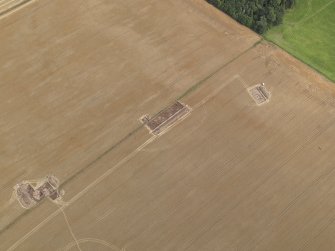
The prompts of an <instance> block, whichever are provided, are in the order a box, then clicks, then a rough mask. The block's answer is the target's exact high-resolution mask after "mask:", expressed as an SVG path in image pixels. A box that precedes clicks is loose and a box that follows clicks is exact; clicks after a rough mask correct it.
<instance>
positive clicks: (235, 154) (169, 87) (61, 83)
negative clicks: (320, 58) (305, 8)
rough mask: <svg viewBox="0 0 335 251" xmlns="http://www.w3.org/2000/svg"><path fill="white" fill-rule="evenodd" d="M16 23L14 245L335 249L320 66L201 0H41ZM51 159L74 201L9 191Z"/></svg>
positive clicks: (11, 161)
mask: <svg viewBox="0 0 335 251" xmlns="http://www.w3.org/2000/svg"><path fill="white" fill-rule="evenodd" d="M0 33H1V37H2V41H1V46H0V72H1V75H0V84H1V85H0V88H1V91H0V95H1V96H0V100H1V106H0V135H1V136H0V140H1V144H0V152H1V156H0V164H1V165H0V171H1V174H2V175H1V178H0V185H1V188H2V189H1V191H0V202H1V203H0V204H1V205H3V206H2V207H1V209H0V210H1V211H0V215H1V217H0V229H1V230H0V250H59V249H63V250H66V249H68V250H76V248H78V247H77V244H76V242H75V241H74V238H76V239H77V241H78V244H79V247H80V249H81V250H92V249H97V250H120V249H121V248H125V249H126V250H127V251H129V250H134V251H139V250H269V249H271V250H299V249H302V250H332V249H334V248H335V243H334V241H333V238H332V237H331V233H332V229H333V228H334V224H333V218H334V217H335V213H334V212H333V209H334V207H335V200H334V199H333V198H332V195H334V187H333V185H332V184H333V183H334V180H333V179H334V178H335V176H334V173H333V168H334V167H333V166H332V163H333V162H334V161H333V160H335V155H334V153H335V149H334V146H333V145H332V144H331V143H332V141H333V138H334V136H333V135H334V130H335V127H334V112H335V110H334V106H335V103H334V95H335V91H334V88H333V86H331V84H330V83H328V82H326V81H325V80H324V79H323V78H322V77H320V76H319V75H317V74H316V73H314V72H313V71H311V70H310V69H308V68H307V67H306V66H305V65H303V64H301V63H300V62H297V61H296V60H294V59H292V58H291V57H290V56H289V55H287V54H286V53H284V52H283V51H281V50H280V49H277V48H275V47H273V46H271V45H269V44H267V43H265V42H261V43H259V42H260V38H259V37H258V36H257V35H256V34H254V33H252V32H251V31H249V30H247V29H245V28H244V27H241V26H240V25H238V24H236V23H235V22H234V21H232V20H231V19H230V18H228V17H226V16H225V15H223V14H222V13H219V12H218V11H216V10H214V8H212V7H211V6H209V5H207V4H206V3H204V2H202V1H196V0H187V1H182V0H174V1H172V0H171V1H148V0H146V1H144V0H138V1H136V4H134V1H130V0H129V1H128V0H127V1H119V0H118V1H103V0H89V1H85V2H84V3H82V1H71V2H70V3H69V1H65V0H57V1H52V2H51V1H50V2H49V1H44V0H39V1H36V2H34V3H32V4H29V5H27V6H26V7H25V8H23V9H21V10H20V11H17V12H15V13H13V14H12V15H10V16H8V17H6V18H3V19H0ZM261 82H265V83H266V87H267V88H268V89H269V90H270V92H271V101H270V102H269V103H267V104H265V105H263V106H256V104H255V102H254V101H253V100H252V99H251V97H250V96H249V95H248V92H247V88H248V87H250V86H253V85H255V84H258V83H261ZM178 98H180V99H181V101H182V102H183V103H186V104H187V105H189V106H190V107H191V108H192V109H193V110H192V113H191V115H190V116H188V117H187V118H186V119H184V120H183V121H181V122H180V123H179V124H177V125H176V126H175V127H173V128H171V129H170V130H169V131H168V132H166V133H165V134H163V135H162V136H160V137H153V136H152V135H150V134H149V133H148V131H147V130H146V128H145V127H143V126H141V124H140V122H139V120H138V119H139V118H140V117H141V116H142V115H144V114H155V113H157V112H159V111H160V110H162V109H163V108H164V107H166V106H167V105H168V104H170V103H171V102H173V101H174V100H175V99H178ZM49 173H53V174H55V175H56V176H57V177H58V178H59V179H60V180H61V182H63V189H64V190H65V191H66V195H65V201H67V202H68V204H66V205H65V206H63V207H62V210H64V212H65V215H64V214H63V213H62V210H60V209H59V207H58V206H57V205H54V204H52V203H51V202H50V201H45V203H43V204H41V205H39V206H38V207H36V208H34V209H32V210H30V211H25V210H23V209H21V208H20V207H19V205H18V204H17V203H16V202H9V201H10V194H11V192H12V187H13V186H14V185H15V184H16V183H17V182H19V181H21V180H24V179H34V178H39V177H42V176H44V175H46V174H49ZM64 216H66V217H64ZM66 220H68V223H69V225H67V222H66ZM69 226H70V227H69ZM70 230H71V231H72V233H73V235H72V234H71V232H70ZM108 246H109V247H108ZM99 248H100V249H99Z"/></svg>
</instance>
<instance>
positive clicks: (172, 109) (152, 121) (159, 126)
mask: <svg viewBox="0 0 335 251" xmlns="http://www.w3.org/2000/svg"><path fill="white" fill-rule="evenodd" d="M190 111H191V108H190V107H188V106H187V105H185V104H183V103H181V102H180V101H176V102H175V103H173V104H172V105H170V106H168V107H167V108H165V109H164V110H162V111H160V112H159V113H158V114H156V115H154V116H153V117H150V116H149V115H144V116H142V117H141V118H140V120H141V122H142V123H143V124H145V126H146V127H147V128H148V130H149V131H150V133H152V134H154V135H158V134H160V133H161V132H163V131H164V130H165V129H167V128H168V127H170V126H172V125H173V124H175V123H176V122H177V121H178V120H180V119H182V118H183V117H185V116H186V115H187V114H189V113H190Z"/></svg>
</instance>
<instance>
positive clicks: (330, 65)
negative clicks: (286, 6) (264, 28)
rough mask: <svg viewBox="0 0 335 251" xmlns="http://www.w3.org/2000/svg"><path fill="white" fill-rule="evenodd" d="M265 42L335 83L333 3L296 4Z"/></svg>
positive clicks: (299, 0) (309, 0)
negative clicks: (271, 43)
mask: <svg viewBox="0 0 335 251" xmlns="http://www.w3.org/2000/svg"><path fill="white" fill-rule="evenodd" d="M265 38H266V39H268V40H270V41H272V42H273V43H275V44H277V45H278V46H280V47H281V48H283V49H285V50H286V51H288V52H289V53H290V54H292V55H293V56H295V57H296V58H298V59H300V60H302V61H303V62H304V63H306V64H308V65H309V66H311V67H313V68H314V69H315V70H317V71H318V72H320V73H322V74H324V75H325V76H326V77H327V78H329V79H330V80H332V81H333V82H335V42H334V41H335V0H297V1H296V5H295V7H294V8H293V9H291V10H289V11H288V12H287V13H286V14H285V16H284V19H283V24H281V25H279V26H277V27H273V28H272V29H270V30H269V31H268V32H267V33H266V34H265Z"/></svg>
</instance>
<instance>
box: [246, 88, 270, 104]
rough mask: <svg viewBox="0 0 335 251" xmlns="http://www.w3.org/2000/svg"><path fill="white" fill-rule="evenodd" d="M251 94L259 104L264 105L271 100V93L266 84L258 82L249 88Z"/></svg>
mask: <svg viewBox="0 0 335 251" xmlns="http://www.w3.org/2000/svg"><path fill="white" fill-rule="evenodd" d="M248 92H249V95H250V96H251V97H252V98H253V100H254V101H255V103H256V104H257V105H263V104H265V103H268V102H269V101H270V97H271V94H270V92H269V91H268V90H267V89H266V88H265V86H264V84H258V85H255V86H252V87H250V88H248Z"/></svg>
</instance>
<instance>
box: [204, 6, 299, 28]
mask: <svg viewBox="0 0 335 251" xmlns="http://www.w3.org/2000/svg"><path fill="white" fill-rule="evenodd" d="M207 2H208V3H210V4H212V5H214V6H215V7H217V8H218V9H220V10H222V11H223V12H225V13H227V14H228V15H229V16H231V17H232V18H234V19H235V20H237V21H238V22H239V23H241V24H243V25H245V26H247V27H249V28H251V29H252V30H254V31H256V32H257V33H259V34H263V33H264V32H266V31H267V30H268V29H269V28H271V27H272V26H275V25H278V24H280V23H281V22H282V21H283V16H284V12H285V10H286V9H289V8H292V6H293V5H294V3H295V0H207Z"/></svg>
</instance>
